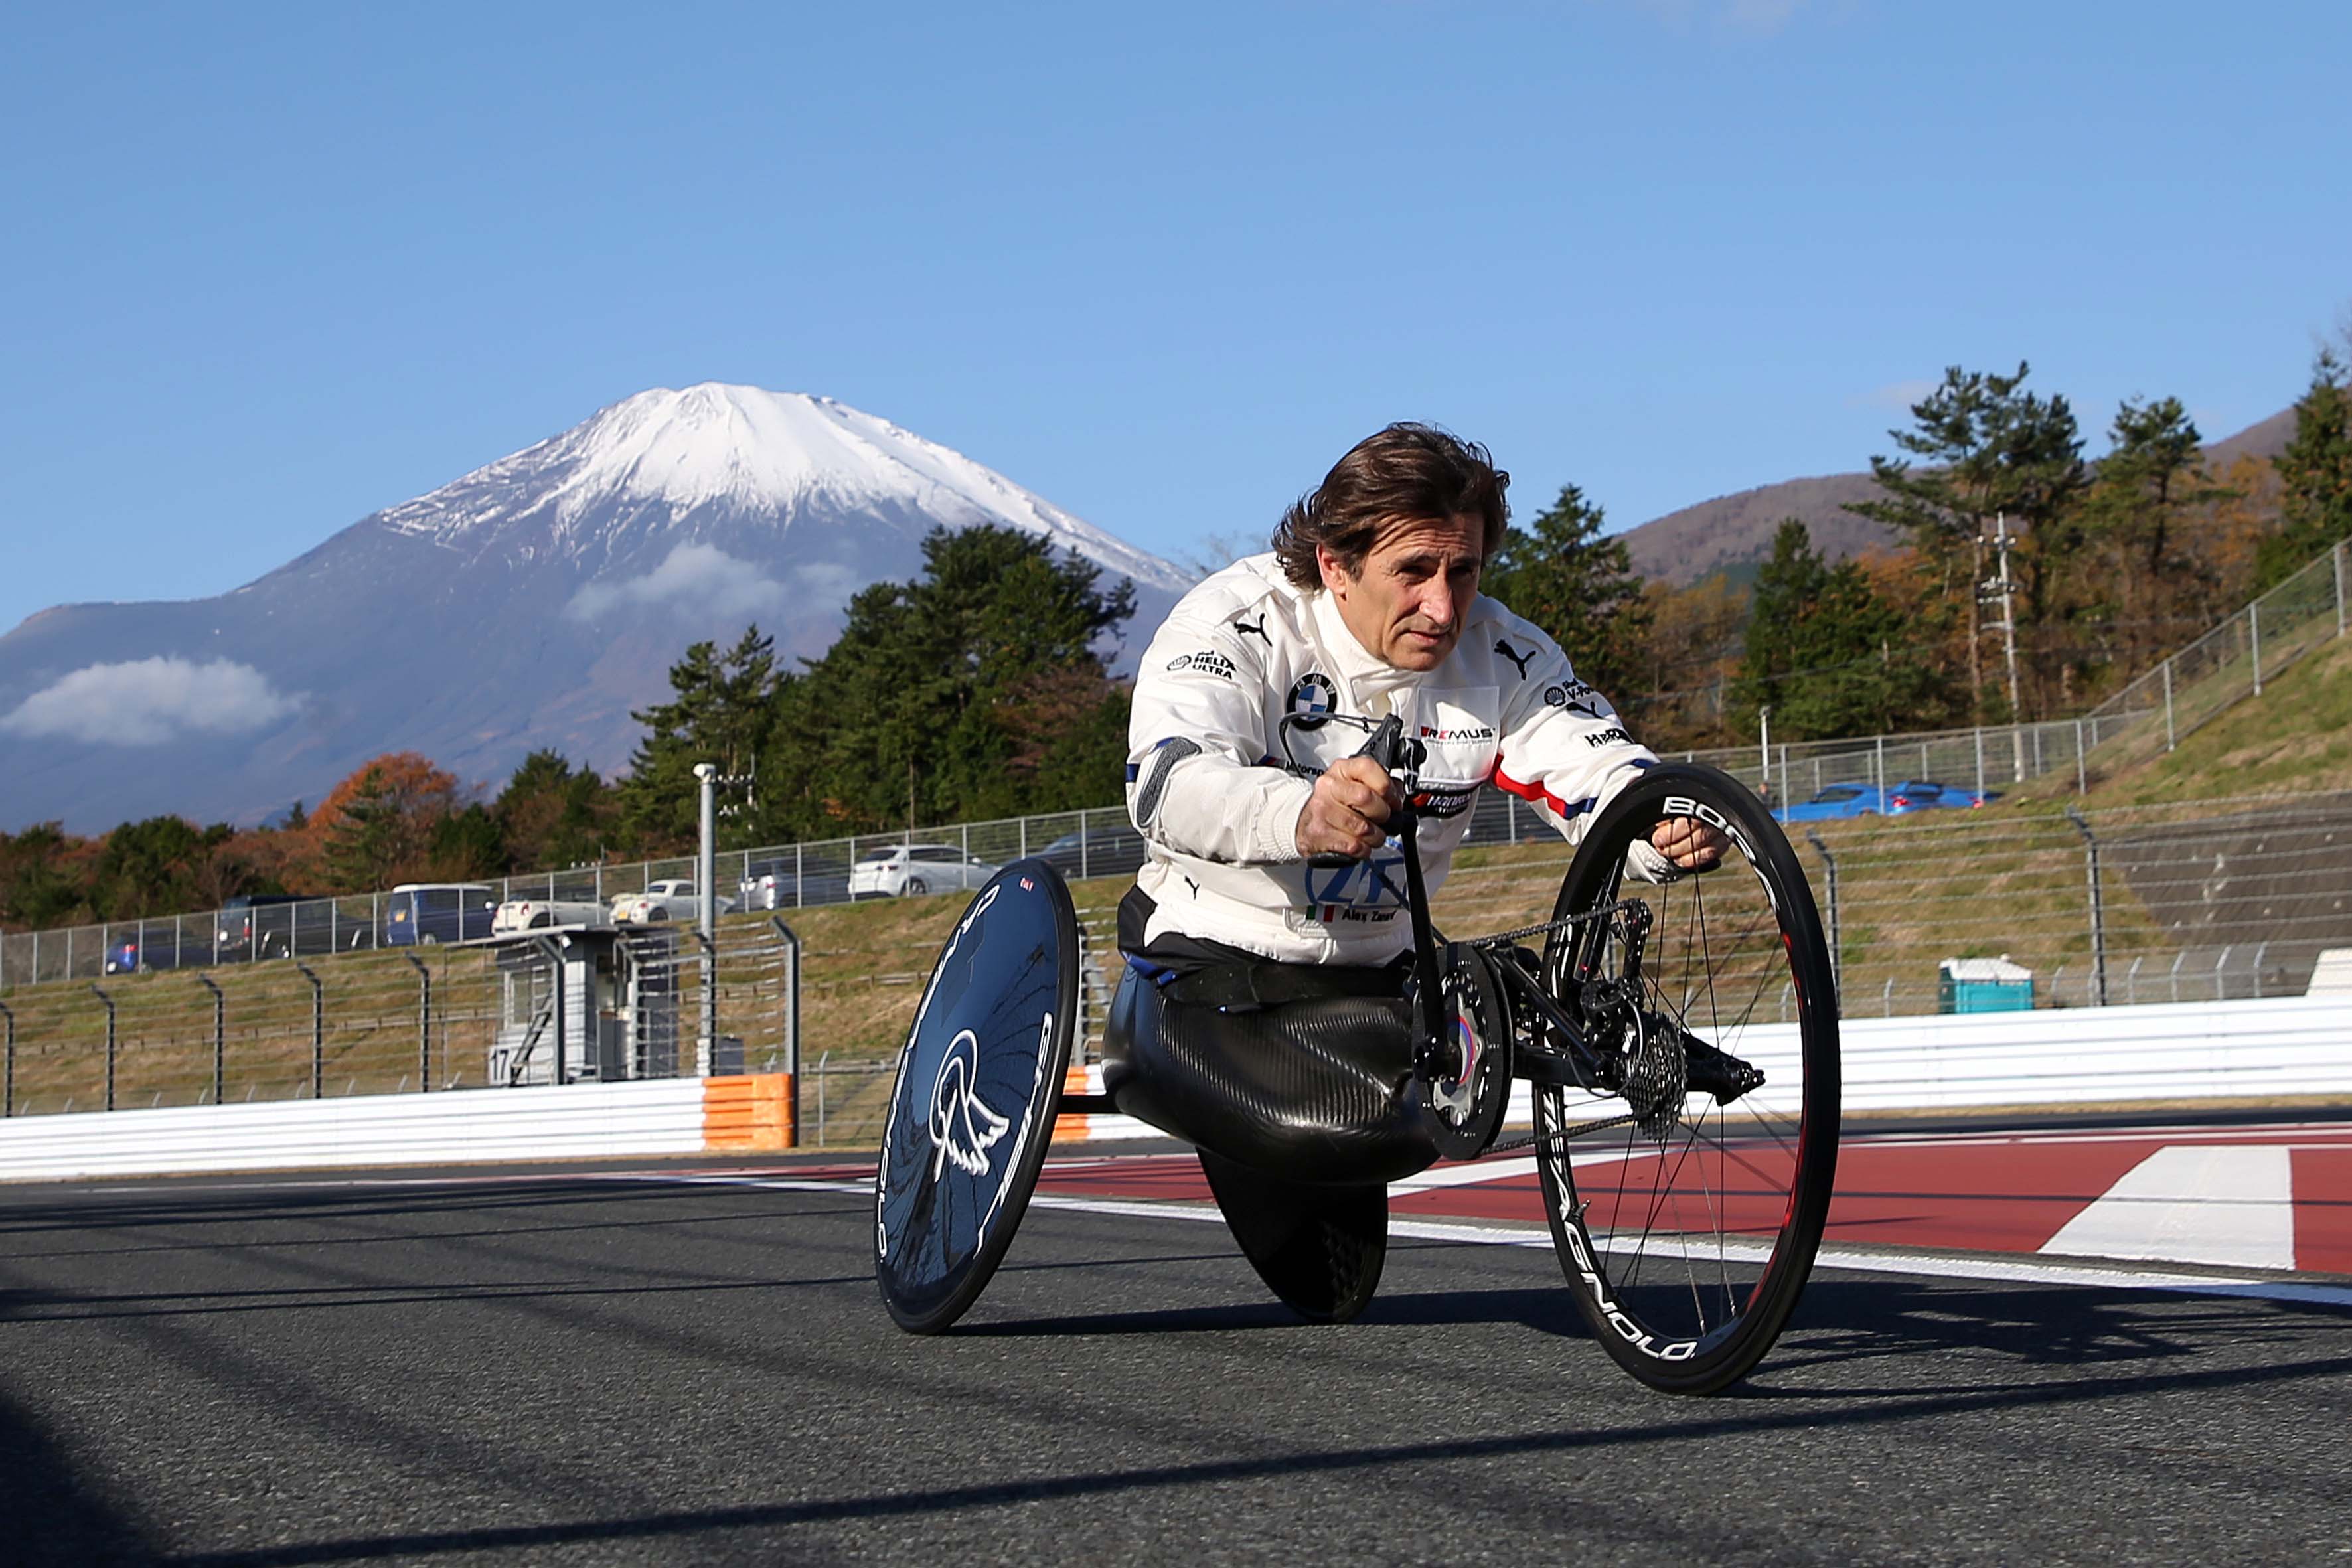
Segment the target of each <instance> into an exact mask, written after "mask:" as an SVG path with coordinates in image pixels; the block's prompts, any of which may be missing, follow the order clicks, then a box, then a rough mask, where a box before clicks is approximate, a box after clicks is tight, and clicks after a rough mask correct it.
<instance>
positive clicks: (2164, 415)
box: [2074, 397, 2236, 676]
mask: <svg viewBox="0 0 2352 1568" xmlns="http://www.w3.org/2000/svg"><path fill="white" fill-rule="evenodd" d="M2112 434H2113V437H2114V445H2113V447H2111V448H2110V449H2109V451H2108V453H2107V455H2106V456H2105V458H2101V459H2099V462H2098V465H2097V468H2096V469H2095V475H2094V478H2093V480H2092V484H2091V489H2090V491H2089V493H2088V494H2087V495H2086V497H2085V498H2084V508H2083V514H2084V522H2085V526H2086V528H2087V529H2088V531H2089V534H2090V538H2091V540H2092V542H2094V543H2095V545H2097V546H2099V547H2100V553H2101V554H2102V556H2103V557H2104V558H2105V562H2106V563H2107V570H2106V571H2105V572H2102V573H2086V574H2084V581H2083V582H2082V583H2081V584H2079V587H2078V590H2077V593H2076V595H2075V604H2074V609H2075V610H2076V611H2077V613H2079V614H2080V615H2082V616H2085V617H2088V618H2091V619H2094V620H2095V621H2097V622H2099V623H2101V625H2102V626H2103V628H2111V629H2106V630H2105V635H2104V637H2103V638H2102V640H2103V641H2104V642H2105V645H2106V647H2107V648H2108V649H2109V651H2110V653H2111V654H2112V655H2113V656H2114V657H2116V658H2117V659H2118V660H2119V662H2120V663H2121V664H2122V665H2123V667H2124V673H2125V674H2126V676H2129V675H2134V674H2137V673H2138V671H2139V670H2140V668H2143V667H2144V665H2145V664H2146V662H2147V659H2148V658H2150V657H2151V656H2152V655H2153V654H2154V652H2155V651H2156V650H2158V649H2160V648H2163V647H2168V646H2170V645H2171V644H2172V643H2174V642H2177V641H2178V640H2179V637H2178V633H2179V630H2180V629H2181V628H2180V627H2179V626H2176V625H2174V624H2173V616H2174V614H2175V611H2176V609H2177V608H2179V605H2180V601H2181V600H2182V598H2183V596H2184V594H2185V593H2186V592H2187V591H2189V590H2190V589H2193V588H2194V587H2195V586H2196V585H2197V584H2196V581H2195V580H2196V579H2199V578H2200V576H2201V575H2202V574H2203V568H2202V563H2200V562H2199V561H2198V560H2197V559H2196V558H2195V557H2194V556H2193V555H2192V554H2190V553H2189V551H2188V550H2187V549H2186V548H2185V547H2186V545H2187V544H2188V542H2189V538H2188V534H2189V528H2188V523H2189V517H2190V515H2191V514H2192V513H2193V512H2194V511H2195V510H2197V509H2200V508H2203V507H2207V506H2210V505H2211V504H2212V503H2213V502H2216V501H2219V500H2226V499H2229V498H2231V496H2233V495H2234V494H2235V493H2236V492H2235V491H2233V490H2232V489H2230V487H2228V486H2227V485H2221V484H2217V483H2215V482H2213V480H2212V478H2211V476H2210V474H2208V473H2207V471H2206V469H2205V462H2204V454H2203V448H2202V438H2201V437H2200V436H2199V434H2198V430H2197V425H2196V422H2195V421H2194V420H2192V419H2190V418H2189V413H2188V410H2187V409H2186V408H2184V407H2183V406H2182V405H2181V403H2180V400H2179V398H2177V397H2165V398H2159V399H2157V400H2155V401H2152V402H2149V401H2143V400H2140V399H2136V398H2127V399H2126V400H2125V401H2124V403H2123V404H2122V405H2121V406H2119V407H2118V408H2117V409H2116V418H2115V425H2114V427H2113V431H2112Z"/></svg>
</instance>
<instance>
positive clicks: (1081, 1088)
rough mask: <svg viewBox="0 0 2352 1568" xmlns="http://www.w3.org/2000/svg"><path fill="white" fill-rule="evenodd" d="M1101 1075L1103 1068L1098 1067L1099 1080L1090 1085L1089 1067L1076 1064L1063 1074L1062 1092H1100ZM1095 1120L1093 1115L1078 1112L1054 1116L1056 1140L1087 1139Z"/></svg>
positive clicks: (1058, 1141)
mask: <svg viewBox="0 0 2352 1568" xmlns="http://www.w3.org/2000/svg"><path fill="white" fill-rule="evenodd" d="M1100 1077H1101V1069H1099V1068H1097V1069H1096V1078H1097V1081H1096V1082H1095V1083H1094V1084H1092V1085H1091V1086H1089V1085H1088V1083H1087V1069H1086V1068H1083V1067H1076V1066H1074V1067H1072V1068H1070V1069H1069V1071H1067V1072H1066V1073H1064V1074H1063V1075H1062V1092H1063V1093H1065V1094H1095V1093H1099V1092H1100V1091H1101V1089H1102V1084H1101V1082H1100V1081H1099V1079H1100ZM1093 1121H1094V1118H1093V1117H1091V1116H1087V1115H1083V1114H1077V1113H1072V1114H1068V1115H1063V1116H1056V1117H1055V1118H1054V1142H1056V1143H1060V1142H1066V1141H1068V1140H1073V1139H1075V1140H1079V1141H1083V1140H1085V1139H1086V1137H1087V1127H1088V1126H1090V1125H1091V1124H1092V1123H1093Z"/></svg>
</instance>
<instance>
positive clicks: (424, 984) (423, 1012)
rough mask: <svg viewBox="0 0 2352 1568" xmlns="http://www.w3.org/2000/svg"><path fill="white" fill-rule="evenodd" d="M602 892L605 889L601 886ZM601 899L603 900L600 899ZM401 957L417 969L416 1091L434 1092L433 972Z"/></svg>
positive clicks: (421, 963)
mask: <svg viewBox="0 0 2352 1568" xmlns="http://www.w3.org/2000/svg"><path fill="white" fill-rule="evenodd" d="M598 891H599V892H600V893H601V892H602V891H603V889H601V888H600V889H598ZM599 901H601V900H599ZM400 956H401V957H403V958H404V959H406V960H408V963H409V965H410V967H412V968H413V969H415V971H416V1092H417V1093H419V1094H430V1093H432V1092H433V972H432V971H431V970H429V969H427V968H425V961H424V960H423V959H421V958H419V957H417V956H416V955H415V953H413V952H405V951H404V952H402V953H401V955H400Z"/></svg>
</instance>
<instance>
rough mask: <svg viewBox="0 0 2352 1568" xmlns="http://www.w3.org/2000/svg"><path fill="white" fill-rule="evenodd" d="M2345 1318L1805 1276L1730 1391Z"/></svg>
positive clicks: (2146, 1359)
mask: <svg viewBox="0 0 2352 1568" xmlns="http://www.w3.org/2000/svg"><path fill="white" fill-rule="evenodd" d="M2347 1327H2352V1308H2347V1307H2340V1306H2335V1305H2332V1304H2329V1303H2326V1302H2315V1301H2277V1300H2250V1299H2247V1298H2242V1297H2227V1296H2221V1295H2205V1294H2201V1293H2198V1292H2193V1291H2174V1290H2105V1289H2097V1288H2095V1287H2085V1286H2041V1287H2029V1288H2018V1287H2008V1288H1992V1287H1986V1286H1979V1285H1975V1284H1973V1283H1970V1282H1967V1281H1951V1280H1946V1281H1934V1280H1927V1279H1897V1280H1868V1279H1816V1280H1814V1281H1812V1282H1811V1284H1809V1285H1808V1286H1806V1288H1805V1295H1804V1300H1802V1301H1801V1302H1800V1303H1799V1304H1798V1307H1797V1315H1796V1319H1795V1321H1793V1322H1792V1323H1791V1324H1790V1327H1789V1329H1788V1331H1786V1332H1785V1333H1783V1335H1782V1336H1781V1339H1780V1344H1779V1346H1778V1347H1777V1348H1776V1349H1775V1350H1774V1352H1773V1353H1772V1354H1771V1355H1770V1356H1769V1357H1768V1358H1767V1359H1766V1361H1765V1363H1764V1365H1763V1366H1762V1367H1761V1368H1760V1369H1759V1371H1758V1372H1757V1373H1756V1374H1755V1376H1754V1377H1753V1378H1751V1379H1750V1381H1749V1382H1748V1384H1746V1385H1744V1386H1743V1388H1741V1389H1738V1390H1734V1391H1733V1393H1734V1394H1735V1395H1739V1394H1746V1395H1747V1396H1749V1397H1758V1396H1769V1397H1792V1398H1793V1397H1801V1398H1808V1399H1855V1398H1884V1397H1895V1396H1900V1395H1906V1394H1927V1393H1936V1392H1939V1391H1938V1390H1937V1389H1934V1388H1930V1387H1926V1386H1923V1385H1919V1384H1906V1385H1905V1386H1902V1387H1899V1388H1892V1387H1890V1388H1871V1387H1861V1386H1856V1385H1855V1384H1853V1383H1852V1382H1851V1381H1850V1380H1849V1377H1848V1374H1846V1373H1843V1372H1842V1373H1841V1374H1840V1376H1839V1377H1838V1378H1837V1379H1834V1380H1829V1379H1822V1378H1820V1377H1818V1376H1807V1375H1805V1374H1808V1373H1819V1372H1821V1371H1822V1370H1824V1369H1827V1368H1832V1367H1838V1368H1846V1367H1850V1366H1852V1365H1853V1363H1883V1364H1885V1365H1886V1366H1888V1367H1896V1366H1901V1365H1904V1364H1906V1363H1911V1362H1914V1361H1916V1359H1917V1358H1920V1357H1922V1356H1940V1355H1945V1354H1949V1353H1954V1352H1960V1353H1972V1354H1974V1355H1976V1356H1977V1357H1978V1358H1979V1361H1978V1364H1979V1365H1981V1364H1983V1363H1984V1360H1986V1359H1991V1360H1995V1361H2007V1362H2010V1363H2014V1364H2016V1365H2018V1366H2021V1367H2049V1368H2074V1369H2082V1368H2093V1367H2105V1368H2123V1367H2127V1366H2129V1365H2131V1364H2133V1363H2184V1362H2191V1361H2194V1360H2196V1359H2198V1358H2200V1357H2203V1356H2207V1355H2210V1354H2212V1353H2214V1352H2220V1351H2222V1350H2233V1351H2238V1352H2247V1351H2255V1350H2260V1349H2262V1348H2263V1347H2269V1349H2270V1350H2271V1351H2272V1352H2273V1353H2276V1354H2286V1355H2293V1354H2294V1353H2296V1352H2307V1351H2310V1350H2316V1349H2325V1350H2329V1351H2341V1350H2342V1349H2344V1348H2345V1344H2346V1341H2345V1330H2346V1328H2347ZM2312 1364H2313V1365H2314V1366H2315V1368H2316V1369H2317V1370H2319V1371H2321V1372H2325V1373H2340V1372H2342V1371H2343V1370H2345V1369H2346V1367H2347V1364H2352V1363H2347V1362H2345V1361H2344V1360H2342V1359H2341V1358H2329V1359H2328V1360H2326V1361H2325V1362H2322V1363H2312ZM2277 1370H2279V1369H2278V1368H2276V1367H2272V1368H2265V1369H2263V1371H2265V1372H2275V1371H2277ZM1759 1380H1760V1381H1759ZM2101 1381H2102V1384H2103V1385H2105V1386H2107V1387H2110V1388H2113V1389H2115V1390H2116V1391H2118V1392H2127V1391H2129V1389H2130V1387H2131V1379H2130V1376H2129V1375H2128V1374H2127V1373H2126V1374H2125V1375H2123V1376H2120V1377H2107V1378H2103V1379H2102V1380H2101ZM1969 1386H1971V1387H1976V1386H1981V1385H1980V1384H1970V1385H1969Z"/></svg>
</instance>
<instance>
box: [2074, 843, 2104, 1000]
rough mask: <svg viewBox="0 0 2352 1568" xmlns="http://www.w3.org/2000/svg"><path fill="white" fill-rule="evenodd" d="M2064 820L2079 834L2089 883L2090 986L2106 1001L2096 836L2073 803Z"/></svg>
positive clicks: (2102, 923)
mask: <svg viewBox="0 0 2352 1568" xmlns="http://www.w3.org/2000/svg"><path fill="white" fill-rule="evenodd" d="M2066 820H2067V821H2069V822H2071V823H2073V824H2074V831H2075V832H2077V833H2079V834H2081V835H2082V836H2083V868H2084V875H2085V876H2086V877H2088V878H2089V879H2090V884H2091V988H2092V994H2093V996H2094V997H2095V1004H2094V1005H2096V1006H2101V1007H2104V1006H2105V1005H2107V911H2106V903H2105V900H2104V899H2102V898H2101V897H2100V892H2099V839H2098V836H2097V835H2096V834H2095V833H2093V832H2092V831H2091V825H2090V824H2089V823H2088V822H2086V821H2084V819H2083V814H2082V813H2081V812H2079V811H2077V810H2075V809H2074V807H2073V806H2071V805H2070V806H2068V807H2067V808H2066Z"/></svg>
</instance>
